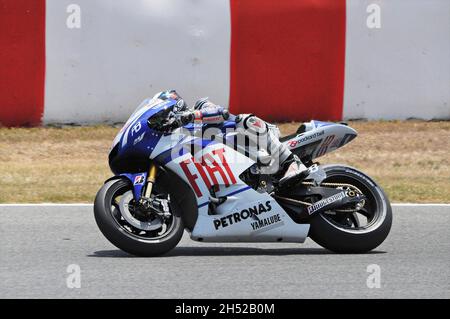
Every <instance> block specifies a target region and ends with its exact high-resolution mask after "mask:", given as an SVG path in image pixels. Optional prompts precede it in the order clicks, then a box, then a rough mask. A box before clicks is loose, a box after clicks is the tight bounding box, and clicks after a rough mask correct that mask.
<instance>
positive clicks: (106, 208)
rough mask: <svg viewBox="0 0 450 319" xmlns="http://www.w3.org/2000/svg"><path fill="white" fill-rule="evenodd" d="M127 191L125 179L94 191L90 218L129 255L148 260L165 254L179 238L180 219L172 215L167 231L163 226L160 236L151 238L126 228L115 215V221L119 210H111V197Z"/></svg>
mask: <svg viewBox="0 0 450 319" xmlns="http://www.w3.org/2000/svg"><path fill="white" fill-rule="evenodd" d="M131 189H132V186H131V183H130V182H129V181H128V180H127V179H126V178H120V179H113V180H111V181H108V182H106V183H105V184H104V185H103V187H102V188H101V189H100V190H99V191H98V193H97V196H96V198H95V202H94V216H95V221H96V222H97V225H98V227H99V229H100V231H101V232H102V233H103V235H104V236H105V237H106V238H107V239H108V240H109V241H110V242H111V243H112V244H113V245H115V246H116V247H118V248H120V249H121V250H123V251H125V252H127V253H129V254H132V255H136V256H142V257H150V256H158V255H162V254H164V253H167V252H168V251H170V250H171V249H173V248H174V247H175V246H176V245H177V244H178V242H179V241H180V240H181V237H182V236H183V230H184V226H183V221H182V219H181V217H180V216H177V215H175V214H172V217H171V224H170V228H169V227H167V231H166V232H165V233H163V234H162V235H158V234H157V233H156V231H155V236H151V235H148V234H146V235H145V236H144V235H140V234H139V232H136V231H133V230H135V229H133V228H132V227H130V226H129V225H128V226H127V225H126V221H124V219H123V218H120V216H119V219H118V214H120V211H119V210H118V209H115V208H114V201H115V198H116V197H117V196H122V195H123V194H126V192H129V191H130V190H131ZM173 211H174V210H173V209H172V212H173ZM130 230H131V231H130ZM142 233H144V232H142Z"/></svg>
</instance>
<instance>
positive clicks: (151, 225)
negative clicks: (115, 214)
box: [119, 191, 162, 231]
mask: <svg viewBox="0 0 450 319" xmlns="http://www.w3.org/2000/svg"><path fill="white" fill-rule="evenodd" d="M132 200H133V193H132V192H131V191H128V192H126V193H125V194H123V195H122V197H121V198H120V203H119V209H120V213H121V214H122V217H123V218H124V219H125V220H126V221H127V222H128V223H129V224H130V225H131V226H133V227H135V228H137V229H140V230H145V231H150V230H156V229H159V228H161V227H162V222H161V219H160V218H155V219H153V220H152V221H145V222H144V221H140V220H139V219H136V218H135V217H134V216H133V215H132V214H131V212H130V207H129V206H130V202H131V201H132Z"/></svg>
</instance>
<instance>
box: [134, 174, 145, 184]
mask: <svg viewBox="0 0 450 319" xmlns="http://www.w3.org/2000/svg"><path fill="white" fill-rule="evenodd" d="M144 182H145V175H144V174H142V175H138V176H136V177H135V178H134V185H142V184H144Z"/></svg>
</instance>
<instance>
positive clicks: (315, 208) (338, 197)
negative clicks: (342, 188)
mask: <svg viewBox="0 0 450 319" xmlns="http://www.w3.org/2000/svg"><path fill="white" fill-rule="evenodd" d="M346 196H347V195H346V194H345V192H340V193H338V194H336V195H333V196H330V197H327V198H325V199H322V200H319V201H318V202H316V203H315V204H314V205H311V206H308V214H309V215H311V214H314V213H315V212H317V211H318V210H319V209H321V208H323V207H325V206H327V205H329V204H331V203H334V202H337V201H338V200H341V199H343V198H344V197H346Z"/></svg>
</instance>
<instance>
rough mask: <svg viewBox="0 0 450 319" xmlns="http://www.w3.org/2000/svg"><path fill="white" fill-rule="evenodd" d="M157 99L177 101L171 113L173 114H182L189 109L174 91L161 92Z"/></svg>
mask: <svg viewBox="0 0 450 319" xmlns="http://www.w3.org/2000/svg"><path fill="white" fill-rule="evenodd" d="M158 98H160V99H161V100H167V99H172V100H175V101H177V104H175V105H174V107H173V111H174V112H175V113H178V112H184V111H187V110H188V109H189V107H188V105H187V103H186V102H185V101H184V99H183V98H182V97H181V96H180V95H179V94H178V93H177V91H175V90H167V91H164V92H161V94H160V95H159V96H158Z"/></svg>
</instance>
